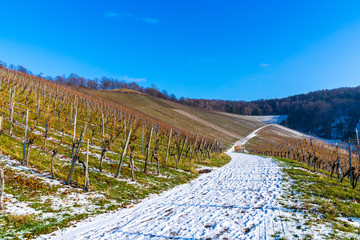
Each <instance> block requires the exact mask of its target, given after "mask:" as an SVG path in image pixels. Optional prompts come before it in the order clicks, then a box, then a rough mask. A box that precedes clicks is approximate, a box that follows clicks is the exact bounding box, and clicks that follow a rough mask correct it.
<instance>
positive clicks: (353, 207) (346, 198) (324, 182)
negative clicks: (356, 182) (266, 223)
mask: <svg viewBox="0 0 360 240" xmlns="http://www.w3.org/2000/svg"><path fill="white" fill-rule="evenodd" d="M276 159H277V161H278V163H279V165H280V166H282V167H283V168H282V171H283V172H284V173H285V179H284V181H291V189H284V190H285V195H284V196H283V200H291V201H293V202H297V199H298V198H300V200H301V204H300V205H295V206H286V203H283V204H284V205H285V206H286V207H291V208H292V209H293V210H294V211H303V212H306V213H308V214H314V215H316V216H317V217H319V219H321V222H322V223H325V222H326V223H331V224H332V226H333V230H334V236H333V237H334V239H335V238H336V239H339V238H340V239H346V238H342V237H341V235H339V234H340V233H341V232H349V233H354V234H360V229H359V228H355V227H354V226H353V225H351V224H348V223H346V222H344V221H341V220H339V219H338V218H339V217H347V218H349V217H354V218H360V191H359V187H357V188H356V189H353V188H352V187H351V186H350V182H349V181H348V180H346V179H344V181H343V182H342V183H341V182H339V181H338V179H337V178H333V179H331V178H330V174H329V173H328V172H325V171H320V172H319V173H317V172H313V170H312V169H311V168H310V167H308V166H307V165H305V164H303V163H299V162H297V161H293V160H290V159H285V158H276ZM312 224H314V222H312V221H309V222H308V225H312ZM339 236H340V237H339Z"/></svg>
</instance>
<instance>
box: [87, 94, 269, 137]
mask: <svg viewBox="0 0 360 240" xmlns="http://www.w3.org/2000/svg"><path fill="white" fill-rule="evenodd" d="M80 91H82V92H85V93H87V94H89V95H93V96H99V97H102V98H104V99H107V100H109V101H112V102H114V103H117V104H120V105H121V106H123V107H124V108H126V109H131V110H132V111H136V112H138V113H140V114H143V115H145V116H149V117H151V118H153V119H156V120H157V121H162V122H166V123H167V124H170V125H174V126H177V127H179V128H181V129H183V130H186V131H190V132H194V133H199V134H205V135H209V136H212V137H214V138H217V139H221V140H222V141H223V142H224V143H226V144H232V143H233V142H235V141H236V140H238V139H240V138H243V137H245V136H246V135H248V134H249V133H250V132H252V131H253V130H254V129H257V128H258V127H261V126H263V125H265V124H264V123H261V122H260V121H257V120H256V119H253V118H252V117H251V116H240V117H239V115H236V114H226V115H224V114H223V113H220V112H214V111H207V110H203V109H199V108H193V107H188V106H185V105H182V104H179V103H175V102H171V101H168V100H165V99H160V98H156V97H153V96H148V95H145V94H143V93H139V92H136V91H129V90H127V91H124V90H109V91H105V90H102V91H94V90H89V89H81V90H80Z"/></svg>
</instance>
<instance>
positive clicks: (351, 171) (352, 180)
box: [349, 138, 354, 188]
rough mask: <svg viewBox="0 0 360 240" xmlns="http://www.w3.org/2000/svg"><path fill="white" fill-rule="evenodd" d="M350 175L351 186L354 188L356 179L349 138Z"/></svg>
mask: <svg viewBox="0 0 360 240" xmlns="http://www.w3.org/2000/svg"><path fill="white" fill-rule="evenodd" d="M349 165H350V166H349V167H350V169H349V173H350V184H351V186H352V187H353V188H354V179H353V169H352V164H351V141H350V138H349Z"/></svg>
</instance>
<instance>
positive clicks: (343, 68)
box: [0, 0, 360, 100]
mask: <svg viewBox="0 0 360 240" xmlns="http://www.w3.org/2000/svg"><path fill="white" fill-rule="evenodd" d="M0 22H1V23H2V24H1V25H2V26H1V29H0V60H3V61H5V62H7V63H8V64H10V63H12V64H15V65H18V64H20V65H23V66H25V67H27V68H28V69H30V70H32V71H33V72H34V73H40V72H42V73H44V74H45V75H51V76H56V75H62V74H66V75H68V74H69V73H77V74H79V75H81V76H84V77H87V78H95V77H101V76H104V75H105V76H108V77H114V78H125V79H128V80H134V81H138V82H140V84H141V85H144V86H150V85H151V84H155V85H156V86H157V87H158V88H159V89H160V90H162V89H166V90H167V91H168V92H169V93H174V94H175V95H176V96H177V97H180V96H184V97H191V98H209V99H228V100H256V99H262V98H263V99H269V98H281V97H286V96H290V95H294V94H299V93H306V92H309V91H314V90H319V89H330V88H336V87H345V86H349V87H353V86H358V85H360V44H359V43H360V2H359V1H306V0H305V1H256V0H255V1H254V0H253V1H250V0H249V1H240V0H239V1H235V0H234V1H230V0H229V1H226V0H223V1H211V0H208V1H205V0H199V1H197V0H192V1H187V0H186V1H185V0H183V1H165V0H164V1H152V0H146V1H145V0H144V1H137V0H132V1H106V0H103V1H67V0H62V1H57V0H53V1H50V0H46V1H45V0H44V1H16V2H12V1H1V2H0Z"/></svg>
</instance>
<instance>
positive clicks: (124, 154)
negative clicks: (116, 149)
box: [115, 122, 131, 178]
mask: <svg viewBox="0 0 360 240" xmlns="http://www.w3.org/2000/svg"><path fill="white" fill-rule="evenodd" d="M129 128H130V129H129V133H128V135H127V138H126V140H125V144H124V150H123V152H122V154H121V158H120V161H119V165H118V169H117V173H116V176H115V177H116V178H118V177H119V176H120V171H121V165H122V163H123V161H124V158H125V156H126V149H127V147H128V145H129V141H130V137H131V122H130V126H129Z"/></svg>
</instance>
